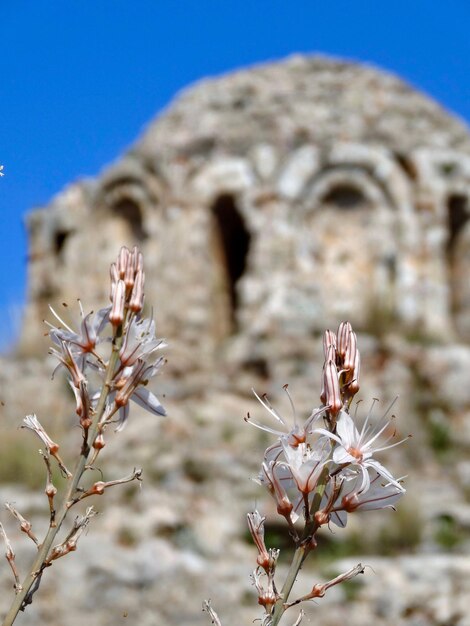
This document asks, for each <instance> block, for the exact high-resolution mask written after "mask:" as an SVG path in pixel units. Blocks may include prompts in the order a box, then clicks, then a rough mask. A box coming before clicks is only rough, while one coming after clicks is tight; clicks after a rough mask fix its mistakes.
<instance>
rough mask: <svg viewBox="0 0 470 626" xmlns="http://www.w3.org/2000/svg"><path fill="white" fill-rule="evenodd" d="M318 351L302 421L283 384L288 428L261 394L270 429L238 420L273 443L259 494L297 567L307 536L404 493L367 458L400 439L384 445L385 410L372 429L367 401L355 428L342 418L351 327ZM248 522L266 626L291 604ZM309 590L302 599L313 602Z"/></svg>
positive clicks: (354, 380)
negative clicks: (316, 386) (287, 539)
mask: <svg viewBox="0 0 470 626" xmlns="http://www.w3.org/2000/svg"><path fill="white" fill-rule="evenodd" d="M323 346H324V358H325V360H324V366H323V375H322V390H321V395H320V399H321V402H322V404H321V405H320V406H319V407H318V408H316V409H314V410H313V411H312V413H311V414H310V416H309V417H308V418H307V420H306V421H305V422H304V423H299V422H298V420H297V417H296V413H295V410H294V408H293V403H292V401H291V399H290V395H289V391H288V389H287V386H286V387H285V390H286V392H287V394H288V397H289V400H290V401H291V405H292V408H293V417H294V420H293V424H291V425H289V424H288V422H287V420H285V419H284V418H283V417H282V415H280V413H278V411H276V409H275V408H274V407H273V406H272V404H271V403H270V402H269V400H268V399H267V397H266V396H262V397H260V396H258V395H257V394H256V392H255V395H256V397H257V398H258V400H259V401H260V402H261V404H262V405H263V406H264V408H265V409H266V410H267V411H268V412H269V413H270V415H271V416H272V417H273V418H274V419H275V421H276V422H277V428H273V427H271V426H267V425H264V424H262V423H259V422H255V421H253V420H252V419H251V416H250V415H248V416H247V418H246V420H247V421H248V422H249V423H251V424H253V425H254V426H256V427H258V428H261V429H262V430H265V431H267V432H269V433H271V434H274V435H276V441H275V443H273V444H272V445H271V446H270V447H269V448H268V449H267V450H266V451H265V454H264V459H263V462H262V465H261V471H260V473H259V476H258V478H257V482H259V483H260V484H261V485H263V486H264V487H266V488H267V490H268V491H269V493H270V494H271V496H272V497H273V498H274V500H275V502H276V507H277V511H278V513H279V514H280V515H282V516H283V517H284V518H285V519H286V521H287V524H288V526H289V529H290V534H291V536H292V537H293V539H294V541H295V544H296V547H297V549H298V550H301V553H302V557H301V560H300V562H299V567H300V564H301V562H302V561H303V560H304V559H305V557H306V556H307V554H308V553H309V552H310V551H311V550H313V549H314V548H315V547H316V545H317V541H316V538H315V535H316V533H317V531H318V530H319V528H320V527H321V526H324V525H329V524H330V523H334V524H336V525H338V526H340V527H344V526H346V523H347V517H348V514H352V513H354V512H356V511H358V510H362V511H367V510H372V509H384V508H393V507H394V505H395V503H396V502H397V501H398V500H399V499H400V498H401V497H402V496H403V494H404V493H405V489H404V487H403V485H402V484H401V480H400V479H396V478H394V477H393V475H392V474H391V472H390V471H389V470H388V469H387V468H386V467H384V466H383V465H382V464H381V463H380V462H379V461H378V460H377V459H376V458H375V455H376V454H377V453H379V452H381V451H383V450H386V449H388V448H392V447H394V446H396V445H398V444H400V443H402V441H403V440H401V441H392V442H391V443H390V441H391V440H392V439H394V437H395V434H396V433H395V429H394V428H393V425H392V422H393V417H390V418H389V417H388V415H389V412H390V408H391V407H390V408H389V409H388V410H387V411H386V412H385V414H384V416H383V417H382V418H381V419H380V420H379V421H378V422H377V423H376V421H375V419H374V417H373V409H374V407H375V401H374V403H373V404H372V407H371V409H370V411H369V413H368V414H367V416H366V417H365V419H364V421H363V423H362V425H361V426H360V427H359V426H358V425H357V421H358V420H357V415H354V416H352V415H351V413H350V406H351V401H352V399H353V398H354V396H355V394H356V393H357V392H358V390H359V373H360V355H359V350H358V348H357V338H356V334H355V333H354V332H353V330H352V328H351V325H350V324H349V323H348V322H343V323H342V324H340V326H339V329H338V332H337V333H334V332H332V331H329V330H328V331H326V332H325V334H324V341H323ZM382 437H383V439H384V440H382ZM380 441H381V442H380ZM299 520H302V522H303V528H302V527H301V526H300V524H299ZM248 522H249V528H250V531H251V534H252V537H253V539H254V542H255V544H256V546H257V548H258V552H259V555H258V559H257V570H256V571H255V578H254V579H255V585H256V588H257V590H258V595H259V602H260V603H261V604H263V606H264V607H265V610H266V623H267V624H270V625H271V624H274V625H275V624H277V621H278V620H279V619H280V615H281V614H282V612H283V611H284V610H285V609H286V608H288V606H292V605H293V604H296V603H297V602H294V603H291V604H290V605H287V604H286V600H287V595H288V593H289V591H290V589H287V594H286V589H283V592H281V593H278V592H277V591H276V587H275V584H274V568H275V561H276V559H275V558H273V551H272V550H271V551H269V550H267V548H266V547H265V546H264V542H263V541H262V537H263V534H264V529H263V523H264V518H262V517H261V516H260V515H259V513H258V512H255V513H252V514H250V515H249V516H248ZM276 558H277V552H276ZM356 569H357V571H356ZM362 571H363V568H362V566H360V567H359V566H357V568H355V569H354V572H355V573H354V575H356V574H357V573H362ZM262 574H266V580H267V586H264V587H263V586H262V585H261V583H260V575H262ZM351 575H352V574H351ZM348 577H350V574H349V573H348V575H347V577H346V578H344V576H343V578H341V577H338V580H336V579H335V582H334V584H337V583H339V582H341V581H342V580H345V579H347V578H348ZM294 579H295V577H294ZM292 584H293V581H292ZM329 586H331V581H330V583H326V587H325V586H324V585H323V586H322V589H323V588H324V591H325V590H326V589H327V588H328V587H329ZM317 587H318V586H317ZM318 588H319V587H318ZM317 592H318V589H317ZM317 592H315V593H316V594H317V595H310V596H309V598H307V599H311V598H313V597H318V593H317ZM312 593H313V591H312ZM268 600H269V602H268Z"/></svg>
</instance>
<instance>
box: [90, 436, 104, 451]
mask: <svg viewBox="0 0 470 626" xmlns="http://www.w3.org/2000/svg"><path fill="white" fill-rule="evenodd" d="M105 445H106V443H105V441H104V436H103V433H99V434H98V435H97V436H96V439H95V440H94V442H93V447H94V449H95V450H102V449H103V448H104V447H105Z"/></svg>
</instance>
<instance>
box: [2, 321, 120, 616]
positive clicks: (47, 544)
mask: <svg viewBox="0 0 470 626" xmlns="http://www.w3.org/2000/svg"><path fill="white" fill-rule="evenodd" d="M121 344H122V326H120V327H119V328H118V329H117V330H116V335H115V337H114V339H113V350H112V353H111V356H110V358H109V363H108V369H107V371H106V379H105V382H104V384H103V387H102V390H101V395H100V398H99V401H98V405H97V407H96V412H95V416H94V418H93V422H92V424H91V426H90V429H89V431H88V441H89V449H88V452H87V453H86V454H83V453H81V454H80V456H79V458H78V460H77V463H76V465H75V468H74V471H73V473H72V478H71V482H70V485H69V487H68V489H67V491H66V493H65V496H64V499H63V501H62V505H61V507H60V509H59V511H58V512H57V515H56V519H55V521H56V525H55V526H50V527H49V530H48V532H47V534H46V537H45V539H44V541H43V542H42V544H41V545H40V547H39V551H38V554H37V556H36V558H35V560H34V563H33V564H32V566H31V569H30V571H29V573H28V575H27V576H26V578H25V579H24V581H23V583H22V589H21V591H20V592H19V593H17V594H16V596H15V599H14V601H13V603H12V605H11V607H10V610H9V611H8V613H7V615H6V617H5V619H4V621H3V624H2V626H11V625H12V624H13V622H14V621H15V619H16V618H17V616H18V613H19V611H22V610H24V608H25V607H24V602H25V599H26V598H27V596H28V594H29V592H30V589H31V587H32V586H33V584H34V582H35V581H36V580H37V577H38V575H39V574H40V573H41V572H42V570H43V569H44V563H45V562H46V559H47V555H48V554H49V550H50V549H51V546H52V543H53V542H54V539H55V537H56V535H57V533H58V532H59V530H60V528H61V526H62V523H63V521H64V519H65V517H66V516H67V513H68V512H69V509H70V507H69V502H71V501H72V500H73V496H74V494H75V492H76V490H77V487H78V484H79V482H80V480H81V478H82V476H83V473H84V471H85V469H86V464H87V461H88V458H89V456H90V452H91V451H92V450H93V447H92V445H93V441H94V440H95V438H96V436H97V434H98V428H99V423H100V420H101V418H102V416H103V413H104V411H105V408H106V399H107V397H108V395H109V392H110V390H111V381H112V379H113V376H114V371H115V369H116V364H117V361H118V356H119V350H120V348H121Z"/></svg>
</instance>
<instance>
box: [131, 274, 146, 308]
mask: <svg viewBox="0 0 470 626" xmlns="http://www.w3.org/2000/svg"><path fill="white" fill-rule="evenodd" d="M144 282H145V274H144V272H143V271H142V270H139V271H138V272H137V275H136V277H135V282H134V288H133V290H132V295H131V299H130V301H129V309H130V310H131V311H133V312H134V313H140V311H141V310H142V307H143V306H144Z"/></svg>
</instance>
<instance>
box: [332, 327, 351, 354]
mask: <svg viewBox="0 0 470 626" xmlns="http://www.w3.org/2000/svg"><path fill="white" fill-rule="evenodd" d="M351 332H352V326H351V324H350V323H349V322H341V324H340V325H339V328H338V333H337V336H338V342H337V348H336V349H337V351H338V354H339V355H340V357H341V358H342V359H344V356H345V354H346V349H347V347H348V342H349V333H351Z"/></svg>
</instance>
